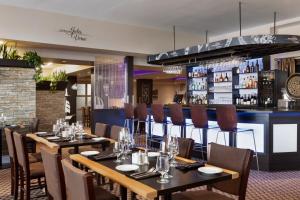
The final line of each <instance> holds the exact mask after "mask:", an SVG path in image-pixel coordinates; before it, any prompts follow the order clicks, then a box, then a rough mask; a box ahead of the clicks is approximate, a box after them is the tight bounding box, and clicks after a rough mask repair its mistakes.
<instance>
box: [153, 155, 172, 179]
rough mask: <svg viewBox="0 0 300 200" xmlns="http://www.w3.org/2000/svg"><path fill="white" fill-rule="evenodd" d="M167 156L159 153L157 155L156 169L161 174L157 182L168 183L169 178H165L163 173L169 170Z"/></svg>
mask: <svg viewBox="0 0 300 200" xmlns="http://www.w3.org/2000/svg"><path fill="white" fill-rule="evenodd" d="M169 168H170V166H169V156H167V155H162V154H161V155H160V156H158V157H157V161H156V170H157V171H158V172H159V173H160V174H161V176H160V179H159V180H157V182H158V183H168V182H169V180H168V179H166V178H165V174H167V173H168V171H169Z"/></svg>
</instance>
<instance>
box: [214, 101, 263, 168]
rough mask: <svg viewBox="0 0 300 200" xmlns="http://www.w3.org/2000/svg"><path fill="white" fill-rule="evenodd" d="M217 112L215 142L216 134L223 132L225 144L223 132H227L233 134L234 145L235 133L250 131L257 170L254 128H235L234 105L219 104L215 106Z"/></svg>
mask: <svg viewBox="0 0 300 200" xmlns="http://www.w3.org/2000/svg"><path fill="white" fill-rule="evenodd" d="M216 112H217V122H218V125H219V127H220V131H218V133H217V137H216V142H217V141H218V136H219V133H221V132H222V133H223V136H224V142H225V145H226V137H225V133H226V132H228V133H229V134H233V137H232V138H233V144H232V146H236V141H235V138H236V134H237V133H241V132H244V133H245V132H250V134H251V136H252V139H253V147H254V153H255V155H254V156H255V158H256V167H257V170H258V171H259V162H258V154H257V149H256V141H255V136H254V130H253V129H242V128H237V123H238V119H237V113H236V107H235V106H234V105H221V106H217V109H216Z"/></svg>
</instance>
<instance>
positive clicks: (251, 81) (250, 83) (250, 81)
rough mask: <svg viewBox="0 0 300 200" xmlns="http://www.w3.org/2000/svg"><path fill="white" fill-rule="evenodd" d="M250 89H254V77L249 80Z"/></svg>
mask: <svg viewBox="0 0 300 200" xmlns="http://www.w3.org/2000/svg"><path fill="white" fill-rule="evenodd" d="M248 88H253V79H252V76H250V78H249V83H248Z"/></svg>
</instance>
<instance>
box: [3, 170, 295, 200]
mask: <svg viewBox="0 0 300 200" xmlns="http://www.w3.org/2000/svg"><path fill="white" fill-rule="evenodd" d="M9 177H10V170H9V169H5V170H0V199H1V200H11V199H12V198H11V196H10V195H9V193H10V178H9ZM299 187H300V171H290V172H274V173H269V172H259V173H258V172H256V171H252V172H251V174H250V179H249V184H248V191H247V198H246V199H247V200H299V199H300V189H299ZM196 189H199V188H195V189H193V190H196ZM117 191H118V189H117V186H115V188H114V191H113V192H114V193H116V192H117ZM40 193H41V191H33V192H32V195H37V194H40ZM41 199H43V198H41ZM44 199H45V198H44Z"/></svg>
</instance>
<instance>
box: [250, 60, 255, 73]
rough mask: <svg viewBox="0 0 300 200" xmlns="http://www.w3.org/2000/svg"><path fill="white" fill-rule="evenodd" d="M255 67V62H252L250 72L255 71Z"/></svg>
mask: <svg viewBox="0 0 300 200" xmlns="http://www.w3.org/2000/svg"><path fill="white" fill-rule="evenodd" d="M254 68H255V67H254V63H253V62H252V63H251V67H250V72H251V73H252V72H254Z"/></svg>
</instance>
